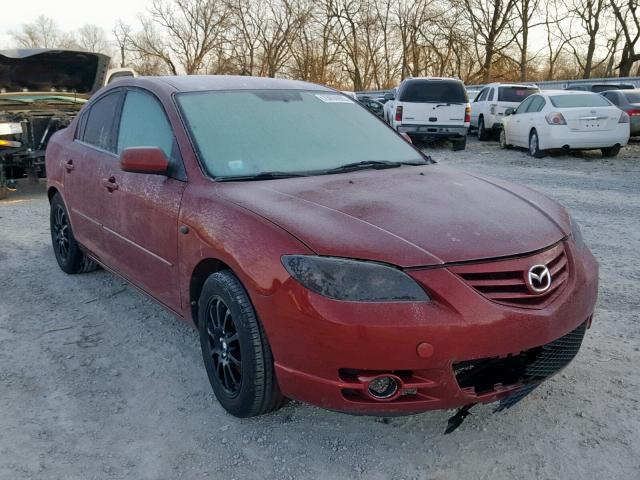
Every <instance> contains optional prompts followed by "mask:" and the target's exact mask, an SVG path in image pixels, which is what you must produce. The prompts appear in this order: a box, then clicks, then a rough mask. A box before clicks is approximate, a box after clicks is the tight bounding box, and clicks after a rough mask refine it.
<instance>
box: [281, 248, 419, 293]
mask: <svg viewBox="0 0 640 480" xmlns="http://www.w3.org/2000/svg"><path fill="white" fill-rule="evenodd" d="M282 264H283V265H284V268H286V269H287V271H288V272H289V274H291V276H292V277H293V278H294V279H296V280H297V281H298V282H300V283H301V284H302V285H303V286H305V287H306V288H308V289H309V290H311V291H312V292H315V293H318V294H320V295H323V296H325V297H329V298H332V299H334V300H348V301H353V302H403V301H404V302H407V301H412V302H428V301H429V300H430V298H429V296H428V295H427V294H426V292H425V291H424V290H423V289H422V288H421V287H420V286H419V285H418V284H417V283H416V282H415V281H414V280H413V279H412V278H411V277H409V275H407V274H406V273H404V272H402V271H400V270H398V269H396V268H393V267H390V266H388V265H383V264H380V263H375V262H363V261H358V260H347V259H343V258H330V257H315V256H308V255H285V256H283V257H282Z"/></svg>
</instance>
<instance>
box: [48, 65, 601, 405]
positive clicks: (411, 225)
mask: <svg viewBox="0 0 640 480" xmlns="http://www.w3.org/2000/svg"><path fill="white" fill-rule="evenodd" d="M46 161H47V172H48V175H49V180H48V194H49V199H50V201H51V234H52V241H53V247H54V251H55V255H56V259H57V261H58V264H59V265H60V268H62V270H64V271H65V272H67V273H81V272H88V271H91V270H92V269H94V268H95V267H96V266H97V265H101V266H103V267H104V268H106V269H108V270H109V271H111V272H113V273H115V274H117V275H120V276H121V277H122V278H124V279H126V280H127V281H129V282H130V283H131V284H133V285H135V286H136V287H138V288H139V289H140V290H142V291H143V292H145V293H147V294H148V295H150V296H151V297H153V298H154V299H155V300H157V301H158V303H160V304H162V305H163V306H165V307H166V308H167V309H169V310H170V311H171V312H173V313H174V314H175V315H177V316H178V317H179V318H181V319H182V320H184V321H185V322H188V323H189V324H191V325H193V326H195V327H196V328H198V329H199V332H200V338H201V344H202V353H203V357H204V365H205V367H206V370H207V373H208V376H209V380H210V381H211V385H212V387H213V390H214V392H215V394H216V396H217V398H218V400H219V401H220V403H221V404H222V405H223V407H224V408H225V409H227V410H228V411H229V412H230V413H232V414H233V415H237V416H240V417H246V416H252V415H258V414H262V413H266V412H269V411H272V410H274V409H277V408H278V407H279V406H280V405H282V403H283V401H284V400H285V399H286V398H293V399H297V400H301V401H304V402H309V403H313V404H316V405H319V406H322V407H325V408H328V409H333V410H339V411H345V412H352V413H365V414H381V415H389V414H403V413H415V412H422V411H425V410H430V409H443V408H452V407H467V408H468V406H470V405H472V404H475V403H487V402H492V401H497V400H500V401H501V402H502V403H501V405H500V406H501V407H505V406H510V405H511V404H513V403H515V402H516V401H517V400H519V399H520V398H522V397H523V396H524V395H525V394H526V393H528V392H529V391H530V390H531V389H532V388H535V386H537V385H538V384H539V383H540V382H542V381H543V380H544V379H546V378H548V377H549V376H551V375H553V374H554V373H556V372H558V371H559V370H561V369H562V368H563V367H565V366H566V365H567V364H568V363H569V362H570V361H571V360H572V359H573V357H574V356H575V355H576V353H577V352H578V349H579V348H580V344H581V342H582V339H583V337H584V334H585V331H586V329H587V328H588V327H589V325H590V323H591V318H592V315H593V310H594V304H595V301H596V295H597V283H598V280H597V277H598V267H597V263H596V261H595V260H594V258H593V256H592V255H591V253H590V252H589V250H588V248H587V247H586V246H585V244H584V242H583V240H582V237H581V235H580V230H579V229H578V226H577V225H576V224H575V222H573V221H572V220H571V218H570V216H569V214H568V213H567V211H566V210H565V209H564V208H563V207H562V206H560V205H558V204H557V203H556V202H554V201H552V200H550V199H548V198H546V197H544V196H543V195H541V194H539V193H536V192H534V191H531V190H529V189H526V188H524V187H520V186H516V185H511V184H508V183H507V182H504V181H501V180H498V179H492V178H489V177H484V176H481V175H477V174H470V173H465V172H463V171H460V170H456V169H453V168H449V167H446V166H443V165H438V164H436V163H435V162H433V161H431V159H429V158H428V157H426V156H424V155H423V154H422V153H421V152H420V151H418V150H416V149H415V148H413V147H412V146H411V145H410V144H409V143H407V142H406V141H405V140H404V139H403V138H402V137H401V136H399V135H398V134H397V133H395V132H394V131H393V130H391V129H390V128H389V127H387V126H386V125H385V124H384V123H383V122H381V121H380V120H379V119H377V118H376V117H375V116H373V115H371V114H370V113H369V112H367V111H366V110H365V109H364V108H363V107H361V106H359V105H358V104H357V103H356V102H354V101H352V100H351V99H350V98H347V97H346V96H344V95H342V94H340V93H338V92H335V91H334V90H331V89H328V88H325V87H322V86H318V85H313V84H309V83H304V82H298V81H288V80H275V79H265V78H247V77H207V76H193V77H162V78H138V79H128V80H123V81H120V82H117V83H114V84H112V85H111V86H108V87H106V88H104V89H102V90H101V91H100V92H98V94H96V95H95V96H94V97H93V98H92V100H91V101H90V102H88V103H87V105H86V106H85V107H84V108H83V109H82V111H81V113H80V115H79V116H78V117H77V118H76V120H75V121H74V122H73V123H72V124H71V125H70V126H69V127H68V128H67V129H65V130H62V131H60V132H59V133H57V134H56V135H55V136H54V137H53V139H52V140H51V142H50V143H49V148H48V150H47V158H46Z"/></svg>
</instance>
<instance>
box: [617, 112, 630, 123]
mask: <svg viewBox="0 0 640 480" xmlns="http://www.w3.org/2000/svg"><path fill="white" fill-rule="evenodd" d="M618 123H629V115H627V112H621V113H620V120H618Z"/></svg>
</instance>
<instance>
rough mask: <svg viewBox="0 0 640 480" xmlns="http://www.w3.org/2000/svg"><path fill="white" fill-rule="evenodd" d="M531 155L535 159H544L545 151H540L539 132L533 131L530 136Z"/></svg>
mask: <svg viewBox="0 0 640 480" xmlns="http://www.w3.org/2000/svg"><path fill="white" fill-rule="evenodd" d="M529 155H531V156H532V157H535V158H542V157H544V151H543V150H540V140H539V139H538V132H536V131H535V130H531V133H530V134H529Z"/></svg>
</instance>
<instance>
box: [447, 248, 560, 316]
mask: <svg viewBox="0 0 640 480" xmlns="http://www.w3.org/2000/svg"><path fill="white" fill-rule="evenodd" d="M534 265H546V266H547V267H548V269H549V271H550V273H551V286H550V287H549V289H548V290H547V291H545V292H544V293H534V292H532V291H531V290H530V289H529V288H528V287H527V283H526V278H527V274H528V273H529V269H530V268H531V267H533V266H534ZM449 270H450V271H452V272H453V273H455V274H456V275H458V276H459V277H460V278H462V280H464V281H465V282H466V283H467V284H468V285H469V286H471V287H473V288H474V289H475V290H476V291H477V292H479V293H480V294H482V295H483V296H484V297H486V298H488V299H489V300H492V301H494V302H496V303H500V304H502V305H508V306H515V307H520V308H538V309H539V308H544V307H545V306H547V305H548V304H549V303H550V302H551V301H553V300H554V299H555V298H556V297H557V296H558V295H559V294H560V292H561V291H562V288H563V287H564V286H565V284H566V283H567V280H568V279H569V259H568V257H567V253H566V252H565V248H564V244H563V242H560V243H558V244H556V245H555V246H553V247H551V248H549V249H547V250H545V251H543V252H539V253H536V254H534V255H528V256H526V257H520V258H512V259H507V260H497V261H493V262H486V263H471V264H465V265H456V266H451V267H449Z"/></svg>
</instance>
